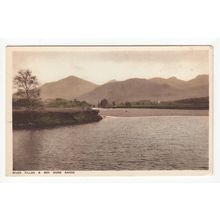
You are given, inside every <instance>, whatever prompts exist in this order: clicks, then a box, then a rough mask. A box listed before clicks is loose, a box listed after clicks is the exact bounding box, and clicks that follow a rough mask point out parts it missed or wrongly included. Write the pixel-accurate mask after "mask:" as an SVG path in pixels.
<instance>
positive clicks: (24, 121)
mask: <svg viewBox="0 0 220 220" xmlns="http://www.w3.org/2000/svg"><path fill="white" fill-rule="evenodd" d="M100 120H102V116H101V115H100V114H99V111H98V110H94V109H89V110H88V109H87V110H74V109H56V110H55V109H51V110H48V109H46V110H39V111H37V110H35V111H28V110H14V111H13V130H20V129H41V128H54V127H58V126H65V125H80V124H87V123H93V122H98V121H100Z"/></svg>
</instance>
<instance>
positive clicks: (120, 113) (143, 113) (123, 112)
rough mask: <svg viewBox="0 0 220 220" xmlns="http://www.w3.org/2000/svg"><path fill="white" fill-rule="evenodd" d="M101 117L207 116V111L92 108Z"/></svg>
mask: <svg viewBox="0 0 220 220" xmlns="http://www.w3.org/2000/svg"><path fill="white" fill-rule="evenodd" d="M94 110H98V111H99V112H100V115H101V116H103V117H106V116H112V117H147V116H158V117H159V116H209V110H201V109H200V110H192V109H152V108H151V109H146V108H145V109H143V108H94Z"/></svg>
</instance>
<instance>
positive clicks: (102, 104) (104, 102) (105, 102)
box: [98, 99, 113, 108]
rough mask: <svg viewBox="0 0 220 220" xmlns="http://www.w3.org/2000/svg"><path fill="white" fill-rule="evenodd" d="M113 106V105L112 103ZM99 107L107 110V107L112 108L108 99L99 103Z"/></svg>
mask: <svg viewBox="0 0 220 220" xmlns="http://www.w3.org/2000/svg"><path fill="white" fill-rule="evenodd" d="M112 104H113V103H112ZM98 107H101V108H107V107H110V104H109V102H108V100H107V99H102V100H101V101H100V102H99V103H98Z"/></svg>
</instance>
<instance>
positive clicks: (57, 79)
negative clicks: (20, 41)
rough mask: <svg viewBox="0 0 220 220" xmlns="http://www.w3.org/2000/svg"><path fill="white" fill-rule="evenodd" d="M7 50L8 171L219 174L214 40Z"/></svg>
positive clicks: (19, 173) (12, 173)
mask: <svg viewBox="0 0 220 220" xmlns="http://www.w3.org/2000/svg"><path fill="white" fill-rule="evenodd" d="M6 52H7V55H6V62H7V66H6V76H7V123H6V126H7V146H6V175H7V176H96V175H97V176H139V175H140V176H143V175H171V176H172V175H211V174H212V166H213V165H212V67H213V48H212V46H209V45H203V46H201V45H200V46H199V45H188V46H184V45H179V46H169V45H158V46H149V45H140V46H138V45H91V46H88V45H69V46H59V45H57V46H44V45H34V46H28V45H27V46H16V45H13V46H10V45H9V46H7V48H6Z"/></svg>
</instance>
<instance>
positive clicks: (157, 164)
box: [13, 109, 209, 170]
mask: <svg viewBox="0 0 220 220" xmlns="http://www.w3.org/2000/svg"><path fill="white" fill-rule="evenodd" d="M117 111H120V110H115V112H114V110H111V112H106V111H103V110H101V114H102V115H104V116H105V117H104V118H103V120H101V121H99V122H95V123H90V124H84V125H75V126H63V127H57V128H51V129H38V130H37V129H36V130H14V131H13V169H14V170H205V169H208V161H209V159H208V127H209V123H208V121H209V120H208V116H207V111H201V110H200V111H198V110H191V112H188V113H186V112H185V113H184V114H183V113H180V111H178V110H177V111H174V110H172V113H169V114H168V113H167V111H164V110H156V111H155V115H154V114H153V113H152V111H153V110H152V109H151V110H148V113H146V112H147V111H145V110H140V111H142V112H143V111H144V112H145V113H143V114H133V115H132V113H131V111H132V110H131V109H129V110H125V109H123V110H121V111H123V112H124V113H125V114H129V116H128V117H127V116H126V115H123V114H122V113H121V114H118V113H117ZM149 111H150V112H151V114H149ZM181 111H184V110H181ZM185 111H187V110H185ZM158 112H160V114H159V113H158ZM192 112H193V113H192ZM158 114H159V115H161V116H158ZM115 115H116V116H117V117H116V116H115ZM134 116H135V117H134Z"/></svg>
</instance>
